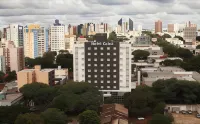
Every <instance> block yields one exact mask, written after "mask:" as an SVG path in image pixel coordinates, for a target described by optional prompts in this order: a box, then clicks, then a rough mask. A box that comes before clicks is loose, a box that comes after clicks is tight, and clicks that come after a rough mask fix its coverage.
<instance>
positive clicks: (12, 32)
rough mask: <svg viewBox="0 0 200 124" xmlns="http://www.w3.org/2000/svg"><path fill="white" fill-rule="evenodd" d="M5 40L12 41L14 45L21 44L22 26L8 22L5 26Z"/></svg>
mask: <svg viewBox="0 0 200 124" xmlns="http://www.w3.org/2000/svg"><path fill="white" fill-rule="evenodd" d="M6 40H7V41H13V42H14V44H15V46H16V47H19V46H23V26H20V25H18V24H10V25H9V27H8V28H6Z"/></svg>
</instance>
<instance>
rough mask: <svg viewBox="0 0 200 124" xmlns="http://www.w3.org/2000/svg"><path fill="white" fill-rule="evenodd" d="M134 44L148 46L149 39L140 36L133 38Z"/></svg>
mask: <svg viewBox="0 0 200 124" xmlns="http://www.w3.org/2000/svg"><path fill="white" fill-rule="evenodd" d="M135 43H136V44H150V43H151V37H150V36H149V35H145V34H142V35H141V36H138V37H135Z"/></svg>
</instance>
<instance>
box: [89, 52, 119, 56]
mask: <svg viewBox="0 0 200 124" xmlns="http://www.w3.org/2000/svg"><path fill="white" fill-rule="evenodd" d="M88 55H89V56H90V55H92V53H88ZM94 55H95V56H97V55H98V54H97V53H94ZM100 55H102V56H103V55H104V53H100ZM106 55H108V56H110V55H111V53H106ZM113 55H114V56H115V55H117V53H113Z"/></svg>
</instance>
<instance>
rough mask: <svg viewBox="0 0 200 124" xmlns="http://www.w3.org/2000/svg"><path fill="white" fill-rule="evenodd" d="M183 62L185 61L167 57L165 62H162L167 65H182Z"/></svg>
mask: <svg viewBox="0 0 200 124" xmlns="http://www.w3.org/2000/svg"><path fill="white" fill-rule="evenodd" d="M182 63H183V62H182V60H180V59H175V60H169V59H166V60H164V61H163V62H161V64H162V65H165V66H179V67H180V66H181V65H182Z"/></svg>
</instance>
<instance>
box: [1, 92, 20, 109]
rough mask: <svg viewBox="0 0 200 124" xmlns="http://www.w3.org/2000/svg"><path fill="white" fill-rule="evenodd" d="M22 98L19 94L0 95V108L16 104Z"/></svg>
mask: <svg viewBox="0 0 200 124" xmlns="http://www.w3.org/2000/svg"><path fill="white" fill-rule="evenodd" d="M22 98H23V95H22V94H21V93H15V94H6V93H0V106H11V105H15V104H18V103H19V102H20V101H21V99H22Z"/></svg>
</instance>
